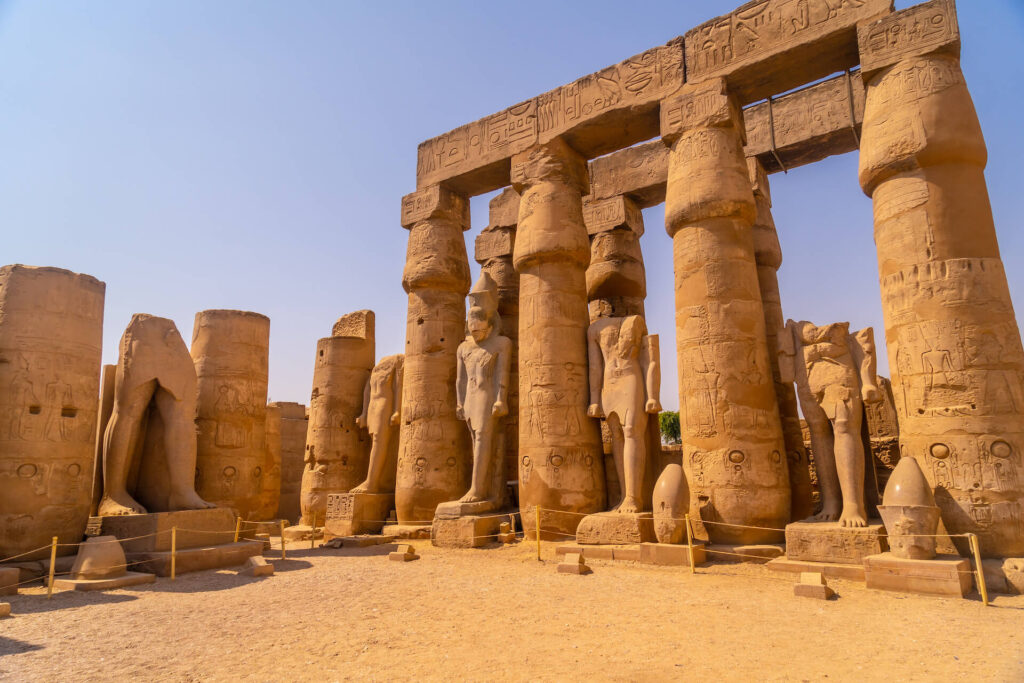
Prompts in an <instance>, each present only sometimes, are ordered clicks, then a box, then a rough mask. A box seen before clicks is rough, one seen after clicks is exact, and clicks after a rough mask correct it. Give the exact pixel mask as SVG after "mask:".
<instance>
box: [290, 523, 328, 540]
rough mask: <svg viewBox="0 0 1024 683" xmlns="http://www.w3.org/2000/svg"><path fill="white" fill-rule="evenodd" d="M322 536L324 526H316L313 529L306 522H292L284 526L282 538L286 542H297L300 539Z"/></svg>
mask: <svg viewBox="0 0 1024 683" xmlns="http://www.w3.org/2000/svg"><path fill="white" fill-rule="evenodd" d="M323 537H324V528H323V527H322V526H318V527H317V528H316V529H315V530H314V529H313V527H311V526H310V525H308V524H294V525H292V526H289V527H285V530H284V540H285V541H287V542H288V543H299V542H301V541H312V540H315V539H317V538H323Z"/></svg>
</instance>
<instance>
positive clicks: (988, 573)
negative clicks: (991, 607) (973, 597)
mask: <svg viewBox="0 0 1024 683" xmlns="http://www.w3.org/2000/svg"><path fill="white" fill-rule="evenodd" d="M965 559H966V558H965ZM1004 563H1005V561H1004V560H1001V559H990V560H982V561H981V566H982V567H983V568H984V571H985V589H986V590H987V591H988V592H989V594H992V593H1003V594H1009V593H1010V592H1011V590H1010V586H1009V582H1008V581H1007V580H1006V573H1005V572H1004V571H1003V564H1004ZM975 583H977V580H975Z"/></svg>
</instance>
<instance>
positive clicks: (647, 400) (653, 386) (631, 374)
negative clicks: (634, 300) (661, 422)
mask: <svg viewBox="0 0 1024 683" xmlns="http://www.w3.org/2000/svg"><path fill="white" fill-rule="evenodd" d="M587 348H588V352H589V359H590V407H589V408H588V409H587V415H589V416H590V417H596V418H604V419H605V420H606V421H607V424H608V428H609V430H610V431H611V437H612V455H613V456H614V459H615V471H616V473H617V474H618V475H619V482H620V483H621V486H622V500H621V501H619V504H618V505H616V506H615V507H614V508H612V510H613V511H616V512H622V513H629V514H633V513H638V512H644V511H645V509H644V508H645V507H646V503H647V501H645V500H644V499H643V482H644V472H645V469H646V468H647V466H648V463H647V441H646V438H647V420H648V414H657V413H659V412H660V411H661V402H660V398H661V368H660V360H661V359H660V353H659V350H658V336H657V335H648V334H647V325H646V324H645V323H644V319H643V318H642V317H641V316H638V315H630V316H626V317H625V318H598V319H597V320H595V321H594V322H593V323H591V325H590V328H589V329H588V330H587Z"/></svg>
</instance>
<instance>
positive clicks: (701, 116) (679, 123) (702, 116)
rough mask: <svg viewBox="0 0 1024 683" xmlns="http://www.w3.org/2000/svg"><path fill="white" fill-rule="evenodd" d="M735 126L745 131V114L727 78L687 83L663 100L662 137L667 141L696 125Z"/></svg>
mask: <svg viewBox="0 0 1024 683" xmlns="http://www.w3.org/2000/svg"><path fill="white" fill-rule="evenodd" d="M717 126H733V127H735V128H737V129H739V130H740V131H741V132H742V131H743V117H742V116H741V115H740V108H739V106H738V105H737V104H736V100H735V98H733V97H732V96H731V95H730V93H729V89H728V86H727V85H726V82H725V79H724V78H714V79H711V80H707V81H704V82H702V83H698V84H689V83H688V84H687V85H686V86H684V87H683V88H682V90H680V92H678V93H677V94H675V95H673V96H672V97H669V98H668V99H666V100H665V101H664V102H662V103H661V137H662V139H663V140H665V142H666V143H671V142H672V140H673V139H675V138H677V137H679V135H681V134H682V133H684V132H686V131H688V130H692V129H694V128H711V127H717Z"/></svg>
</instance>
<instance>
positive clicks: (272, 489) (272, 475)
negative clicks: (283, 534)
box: [253, 403, 281, 521]
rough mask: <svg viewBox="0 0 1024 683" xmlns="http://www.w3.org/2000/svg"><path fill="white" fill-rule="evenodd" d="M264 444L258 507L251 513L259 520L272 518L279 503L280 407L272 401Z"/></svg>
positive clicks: (268, 411)
mask: <svg viewBox="0 0 1024 683" xmlns="http://www.w3.org/2000/svg"><path fill="white" fill-rule="evenodd" d="M265 444H266V447H265V448H264V451H263V480H262V482H261V483H260V495H259V507H258V508H257V512H256V513H255V514H254V515H253V517H254V519H257V520H261V521H265V520H271V519H274V516H275V515H276V513H277V508H278V507H279V506H280V503H281V408H280V407H278V406H277V405H276V404H274V403H268V404H267V427H266V440H265Z"/></svg>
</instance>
